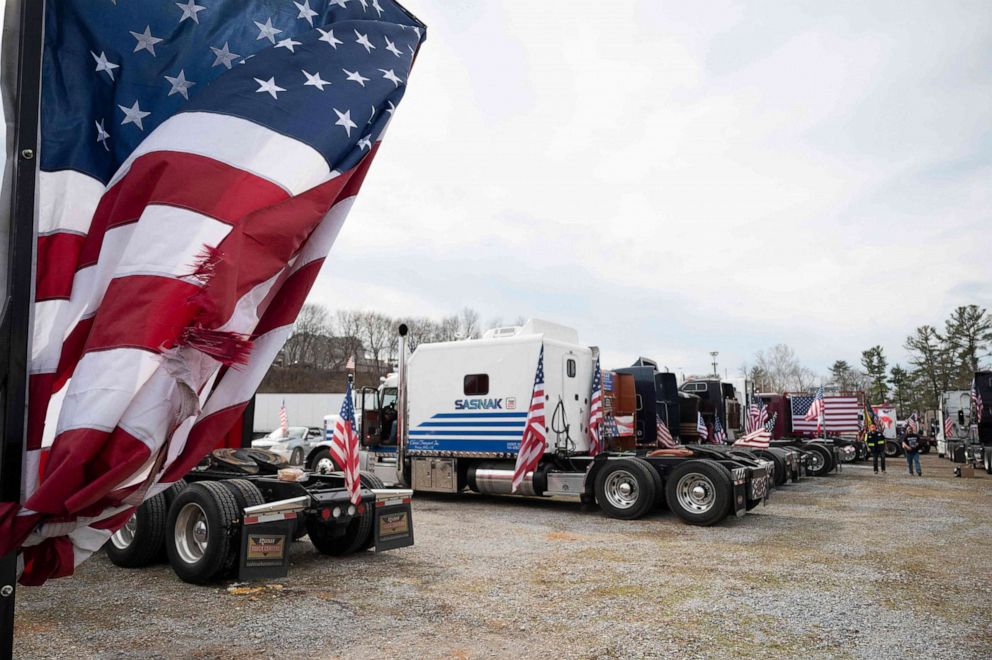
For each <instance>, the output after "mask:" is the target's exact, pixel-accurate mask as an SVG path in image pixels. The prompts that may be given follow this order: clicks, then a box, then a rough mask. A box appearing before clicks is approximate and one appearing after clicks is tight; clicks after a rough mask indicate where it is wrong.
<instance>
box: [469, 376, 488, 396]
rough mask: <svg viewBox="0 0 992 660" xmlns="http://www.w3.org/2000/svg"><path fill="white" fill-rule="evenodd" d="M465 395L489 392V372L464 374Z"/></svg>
mask: <svg viewBox="0 0 992 660" xmlns="http://www.w3.org/2000/svg"><path fill="white" fill-rule="evenodd" d="M463 391H464V392H465V396H483V395H485V394H489V374H469V375H467V376H465V381H464V389H463Z"/></svg>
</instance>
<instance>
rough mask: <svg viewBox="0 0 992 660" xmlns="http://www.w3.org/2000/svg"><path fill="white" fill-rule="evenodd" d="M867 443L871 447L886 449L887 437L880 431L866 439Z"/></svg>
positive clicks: (873, 432)
mask: <svg viewBox="0 0 992 660" xmlns="http://www.w3.org/2000/svg"><path fill="white" fill-rule="evenodd" d="M865 442H866V443H868V446H869V447H884V446H885V436H884V435H883V434H881V433H879V432H878V431H872V432H870V433H869V434H868V437H867V438H865Z"/></svg>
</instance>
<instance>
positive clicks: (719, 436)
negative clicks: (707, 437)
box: [713, 414, 727, 445]
mask: <svg viewBox="0 0 992 660" xmlns="http://www.w3.org/2000/svg"><path fill="white" fill-rule="evenodd" d="M726 442H727V434H726V433H725V432H724V430H723V424H721V423H720V415H719V414H715V415H714V416H713V443H714V444H718V445H722V444H725V443H726Z"/></svg>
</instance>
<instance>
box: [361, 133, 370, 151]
mask: <svg viewBox="0 0 992 660" xmlns="http://www.w3.org/2000/svg"><path fill="white" fill-rule="evenodd" d="M358 148H359V149H361V150H362V151H365V150H366V149H371V148H372V135H371V134H369V135H366V136H365V137H363V138H362V139H361V140H359V141H358Z"/></svg>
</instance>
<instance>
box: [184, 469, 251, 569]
mask: <svg viewBox="0 0 992 660" xmlns="http://www.w3.org/2000/svg"><path fill="white" fill-rule="evenodd" d="M239 514H240V512H239V511H238V501H237V499H235V497H234V494H233V493H232V492H231V490H230V489H229V488H228V487H227V486H224V485H223V484H222V483H221V482H215V481H201V482H198V483H195V484H193V485H191V486H189V487H188V488H186V489H185V490H184V491H183V492H182V493H180V494H179V496H178V497H176V501H175V502H173V504H172V507H171V508H170V509H169V522H168V526H167V527H166V529H167V530H168V532H169V533H168V534H167V537H168V538H167V539H166V546H165V547H166V550H167V551H168V554H169V564H171V565H172V570H174V571H175V572H176V575H177V576H179V579H180V580H182V581H183V582H190V583H192V584H206V583H207V582H210V581H211V580H213V579H214V578H216V577H217V576H219V575H221V574H222V573H224V572H225V571H227V570H229V569H230V568H231V567H232V566H233V565H234V561H235V559H236V558H237V542H238V541H237V535H236V534H235V532H236V531H237V528H238V526H239V525H240V522H239Z"/></svg>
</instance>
